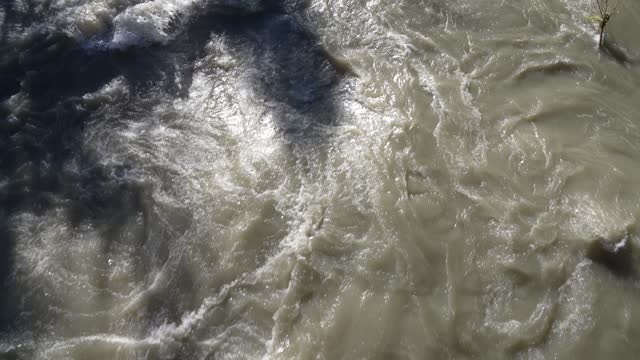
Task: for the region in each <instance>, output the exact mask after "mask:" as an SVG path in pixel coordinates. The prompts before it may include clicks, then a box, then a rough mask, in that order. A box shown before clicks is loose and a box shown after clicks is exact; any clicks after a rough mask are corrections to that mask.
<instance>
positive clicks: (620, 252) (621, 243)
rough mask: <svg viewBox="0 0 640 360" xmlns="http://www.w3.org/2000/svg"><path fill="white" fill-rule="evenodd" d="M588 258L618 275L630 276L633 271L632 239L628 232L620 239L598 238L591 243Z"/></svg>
mask: <svg viewBox="0 0 640 360" xmlns="http://www.w3.org/2000/svg"><path fill="white" fill-rule="evenodd" d="M587 257H588V258H589V259H591V260H593V261H594V262H596V263H598V264H600V265H603V266H605V267H606V268H607V269H609V270H611V271H612V272H613V273H615V274H616V275H620V276H628V275H630V274H631V272H632V271H633V264H632V247H631V239H630V235H629V233H628V232H626V233H625V234H624V236H622V238H619V239H605V238H598V239H596V240H594V241H592V242H591V244H590V245H589V249H588V250H587Z"/></svg>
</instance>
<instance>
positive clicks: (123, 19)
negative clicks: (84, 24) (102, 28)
mask: <svg viewBox="0 0 640 360" xmlns="http://www.w3.org/2000/svg"><path fill="white" fill-rule="evenodd" d="M196 2H197V0H154V1H148V2H145V3H142V4H138V5H135V6H132V7H129V8H128V9H127V10H125V11H124V12H122V13H120V14H118V16H116V17H115V19H113V25H114V29H115V30H114V33H113V40H112V41H111V45H112V46H113V47H126V46H130V45H147V44H150V43H166V42H168V41H170V40H171V39H173V38H174V37H175V35H177V34H178V33H179V30H180V26H172V23H173V22H175V23H179V22H181V21H184V20H185V19H188V18H189V17H190V16H191V13H192V11H193V7H194V5H196Z"/></svg>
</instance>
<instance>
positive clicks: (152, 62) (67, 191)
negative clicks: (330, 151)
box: [0, 1, 344, 338]
mask: <svg viewBox="0 0 640 360" xmlns="http://www.w3.org/2000/svg"><path fill="white" fill-rule="evenodd" d="M0 6H2V7H3V11H4V12H5V14H8V15H7V16H6V18H8V17H9V16H13V15H11V14H12V13H11V11H12V10H11V5H10V3H4V2H3V4H2V5H0ZM296 6H297V5H296ZM298 10H299V9H298V8H296V7H295V6H294V7H291V6H289V7H287V6H285V5H283V3H281V2H279V1H271V2H268V3H267V6H266V9H265V10H264V11H262V12H260V13H257V14H251V15H246V14H224V15H221V14H215V13H207V12H203V13H202V14H201V15H200V16H198V17H196V18H194V19H192V20H191V21H190V22H189V24H187V26H186V29H185V30H184V31H183V32H182V33H181V34H180V35H178V36H177V38H176V39H175V40H174V41H172V42H170V43H169V44H167V45H162V46H161V45H155V46H150V47H146V48H130V49H126V50H108V51H107V50H88V49H86V48H85V47H83V46H82V44H79V43H78V42H76V41H75V40H73V39H71V38H69V37H68V36H66V35H64V34H60V33H41V34H37V35H35V36H32V37H31V38H30V39H29V40H27V41H23V42H22V43H20V44H19V45H17V46H16V45H15V44H12V42H11V40H10V39H9V35H8V33H9V32H10V29H9V27H8V26H9V25H7V24H8V21H7V20H5V21H4V23H3V24H2V28H1V29H0V31H1V33H0V47H1V48H2V49H3V50H4V51H3V54H2V58H1V62H0V80H1V81H2V86H0V101H3V102H2V103H0V119H1V121H2V122H1V123H0V153H1V154H2V157H1V158H0V291H1V292H2V294H3V296H1V297H0V338H1V336H2V335H1V334H3V333H4V334H10V333H12V332H14V331H16V330H17V329H19V331H25V332H29V333H37V332H38V331H39V329H34V328H32V326H33V325H32V324H33V323H32V322H30V321H32V320H34V319H35V317H37V316H42V314H43V313H47V309H46V308H44V307H42V308H37V307H36V305H33V304H32V303H31V301H30V299H28V298H25V297H24V296H23V295H22V294H20V290H19V286H23V287H24V286H27V287H28V286H29V285H28V284H18V283H17V282H16V278H15V272H16V270H15V263H14V261H15V260H14V255H15V253H14V252H15V246H16V241H18V238H17V233H16V228H15V219H16V216H19V215H20V214H24V213H31V214H44V213H46V212H47V211H49V210H52V209H56V210H62V211H63V213H64V214H66V215H65V216H66V220H67V221H68V222H69V224H70V225H71V226H72V227H74V226H79V225H82V224H91V225H93V226H94V227H96V228H98V229H102V235H103V238H104V239H105V240H104V241H105V243H104V244H103V246H102V249H103V251H104V252H105V253H108V252H109V251H111V248H112V247H111V242H114V241H121V239H122V236H121V234H122V233H123V232H124V230H123V228H124V227H125V226H126V225H125V224H126V223H127V221H128V220H127V219H128V218H129V217H135V216H140V217H142V218H143V219H144V221H143V225H142V227H143V230H142V232H141V234H140V236H139V240H137V241H139V244H136V246H137V247H140V248H142V247H144V246H146V245H145V243H146V242H147V240H148V239H149V238H151V237H152V236H151V235H150V232H151V231H154V230H152V229H153V228H154V227H158V226H160V225H158V224H153V223H154V222H158V221H156V220H154V217H153V216H152V215H150V209H152V208H154V203H153V202H154V201H153V199H152V196H151V194H152V192H153V189H154V187H156V186H158V184H155V185H154V184H149V183H146V184H140V183H138V182H133V181H131V180H127V178H126V177H123V176H121V174H123V173H126V172H127V171H128V170H129V169H130V168H132V167H135V166H136V164H121V165H117V166H116V165H102V164H101V163H100V158H101V155H103V154H96V153H94V152H93V151H92V150H91V149H89V148H86V147H85V146H84V145H83V142H82V136H83V132H84V130H85V127H86V126H87V124H88V123H90V122H91V123H94V122H100V121H106V120H107V119H110V121H112V120H113V119H114V118H116V120H117V118H118V116H124V115H123V114H126V116H127V117H128V118H137V119H141V120H140V121H144V119H146V118H148V113H149V110H151V109H152V108H153V107H154V106H156V105H158V104H160V103H161V102H162V101H166V96H165V97H157V98H152V99H151V100H149V97H150V95H149V93H150V92H152V91H156V92H157V91H160V92H161V93H163V94H165V95H167V96H169V97H170V98H171V97H172V98H175V97H181V98H184V97H187V96H188V95H189V88H190V86H191V83H192V80H193V74H194V68H195V63H196V60H198V59H199V58H201V57H202V56H203V55H204V54H205V51H206V48H205V47H206V45H207V42H208V41H209V40H210V39H211V36H212V35H217V36H221V37H224V38H225V41H228V43H229V44H230V45H231V46H232V47H233V48H234V49H235V50H237V53H238V54H243V55H245V56H246V59H244V63H245V64H247V65H248V68H247V69H246V72H247V74H246V75H247V79H250V86H252V87H253V89H252V90H253V92H254V93H255V96H256V98H258V99H259V101H263V102H264V103H265V106H266V107H270V106H272V105H273V104H276V106H275V107H273V108H274V109H277V110H274V113H273V115H274V116H273V118H274V119H276V120H275V124H274V126H276V127H277V128H278V132H279V133H280V134H281V136H283V137H284V139H285V141H286V142H287V143H289V144H292V145H293V146H296V144H299V143H306V144H308V143H312V144H316V145H318V144H319V142H320V143H321V142H322V141H323V135H322V131H321V129H322V128H324V127H327V126H332V125H335V124H336V121H337V118H338V116H337V110H336V105H335V101H334V96H335V94H334V92H335V88H336V85H337V84H339V82H340V80H341V78H342V77H343V76H344V73H343V72H341V71H340V70H338V69H336V68H335V67H334V66H333V65H332V62H331V59H329V58H328V55H327V54H326V52H324V51H323V49H322V48H321V47H320V45H319V44H318V43H319V41H318V39H317V38H315V36H314V35H313V34H312V33H311V32H310V31H308V30H307V29H305V27H304V26H303V25H302V24H301V23H300V22H299V21H298V20H297V19H296V17H295V16H294V15H291V14H290V13H289V12H290V11H298ZM16 21H17V20H16ZM116 77H123V78H124V79H125V80H126V83H127V84H128V86H129V93H130V96H129V98H128V100H126V101H122V103H119V104H116V105H109V106H114V109H110V110H109V111H106V112H105V111H99V110H100V107H101V106H102V105H100V104H93V103H90V102H87V101H86V99H85V98H83V95H84V94H87V93H91V92H95V91H97V90H98V89H100V88H102V87H103V86H104V85H106V84H107V83H109V82H110V81H111V80H112V79H114V78H116ZM14 94H19V95H16V96H12V95H14ZM143 100H144V101H143ZM105 113H108V114H109V116H106V115H105ZM118 114H120V115H118ZM110 126H111V125H110ZM113 126H114V127H116V126H119V125H118V121H114V124H113ZM306 149H308V150H309V151H313V150H314V147H313V146H312V147H306ZM182 213H188V210H185V211H182ZM187 217H190V215H188V216H187ZM177 218H180V219H179V220H176V221H178V222H180V224H177V225H176V229H179V231H177V232H173V233H172V235H170V236H173V237H176V236H179V235H180V233H184V232H185V231H186V229H187V228H188V226H189V225H188V223H189V221H190V220H185V216H182V217H181V216H178V217H177ZM158 231H160V230H158ZM170 236H169V235H167V237H170ZM119 239H120V240H119ZM167 241H171V239H168V240H167ZM160 248H163V249H164V250H161V253H162V254H161V255H159V256H161V257H164V258H166V257H168V256H169V255H168V254H167V253H168V252H169V250H167V249H168V248H167V246H160ZM136 256H138V257H143V256H142V254H141V253H139V254H137V255H136ZM105 258H106V257H105ZM97 266H98V267H105V268H107V267H108V264H107V263H104V264H98V265H97ZM150 266H151V265H149V264H146V265H144V266H142V265H141V268H140V270H138V271H140V272H143V273H144V272H145V271H148V270H149V268H150ZM102 283H103V284H106V282H104V281H103V282H102ZM186 283H188V282H186ZM104 286H106V285H104ZM185 286H189V285H185ZM188 290H189V289H184V292H188ZM33 295H34V292H31V296H33ZM36 295H37V294H36ZM169 301H171V300H170V299H167V300H165V301H164V302H162V301H161V302H160V303H159V305H158V307H164V308H165V310H166V308H170V307H171V306H172V305H171V304H170V303H169ZM169 312H171V310H169ZM165 313H166V311H165ZM179 315H180V314H179V311H178V310H177V309H176V314H175V315H174V317H175V319H169V321H175V320H176V319H178V318H179ZM40 320H41V321H42V322H46V321H47V320H45V319H40ZM159 321H161V322H162V321H166V320H159ZM101 330H103V331H106V330H107V329H101Z"/></svg>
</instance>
